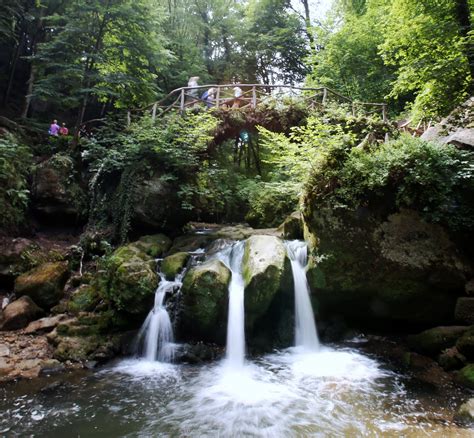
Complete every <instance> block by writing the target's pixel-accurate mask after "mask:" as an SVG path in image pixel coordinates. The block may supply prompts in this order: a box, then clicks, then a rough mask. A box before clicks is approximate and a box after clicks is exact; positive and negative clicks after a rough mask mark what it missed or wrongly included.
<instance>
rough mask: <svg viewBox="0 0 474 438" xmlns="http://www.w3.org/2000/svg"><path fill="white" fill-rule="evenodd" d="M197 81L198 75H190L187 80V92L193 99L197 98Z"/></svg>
mask: <svg viewBox="0 0 474 438" xmlns="http://www.w3.org/2000/svg"><path fill="white" fill-rule="evenodd" d="M198 81H199V76H191V77H190V78H189V81H188V88H189V90H188V94H189V95H190V96H192V98H193V99H196V100H197V99H198V95H199V91H198V89H197V88H194V87H197V86H198Z"/></svg>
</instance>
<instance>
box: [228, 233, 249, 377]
mask: <svg viewBox="0 0 474 438" xmlns="http://www.w3.org/2000/svg"><path fill="white" fill-rule="evenodd" d="M244 244H245V243H244V242H238V243H236V244H235V245H234V246H233V247H232V251H231V253H230V263H229V267H230V270H231V271H232V278H231V280H230V284H229V317H228V320H227V345H226V359H227V363H228V365H229V366H230V367H231V368H236V369H238V368H242V367H243V365H244V361H245V314H244V313H245V311H244V279H243V276H242V258H243V256H244Z"/></svg>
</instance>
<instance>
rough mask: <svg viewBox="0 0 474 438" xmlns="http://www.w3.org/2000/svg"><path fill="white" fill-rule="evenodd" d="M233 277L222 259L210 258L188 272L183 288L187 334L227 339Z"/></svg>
mask: <svg viewBox="0 0 474 438" xmlns="http://www.w3.org/2000/svg"><path fill="white" fill-rule="evenodd" d="M230 278H231V272H230V271H229V269H228V268H227V267H226V266H225V265H224V264H223V263H222V262H221V261H219V260H209V261H207V262H205V263H203V264H202V265H198V266H196V267H194V268H192V269H190V270H189V271H188V272H187V273H186V275H185V277H184V280H183V287H182V288H181V294H182V297H183V311H182V316H181V327H182V331H183V333H184V336H186V337H187V338H191V339H196V340H204V341H222V340H223V335H224V333H225V325H226V305H227V291H228V286H229V282H230Z"/></svg>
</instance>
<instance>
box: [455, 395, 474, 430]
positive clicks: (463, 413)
mask: <svg viewBox="0 0 474 438" xmlns="http://www.w3.org/2000/svg"><path fill="white" fill-rule="evenodd" d="M454 421H456V423H459V424H462V425H463V426H474V398H470V399H469V400H468V401H467V402H465V403H463V404H462V405H461V406H459V409H458V411H457V412H456V414H455V415H454Z"/></svg>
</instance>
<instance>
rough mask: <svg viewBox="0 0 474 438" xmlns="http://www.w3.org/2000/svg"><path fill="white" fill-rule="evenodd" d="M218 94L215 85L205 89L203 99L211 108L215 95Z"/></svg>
mask: <svg viewBox="0 0 474 438" xmlns="http://www.w3.org/2000/svg"><path fill="white" fill-rule="evenodd" d="M215 94H216V89H215V88H214V87H211V88H209V90H207V91H205V92H204V93H203V94H202V96H201V100H203V101H204V102H205V103H206V106H207V107H208V108H210V107H211V106H212V105H213V101H214V95H215Z"/></svg>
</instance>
